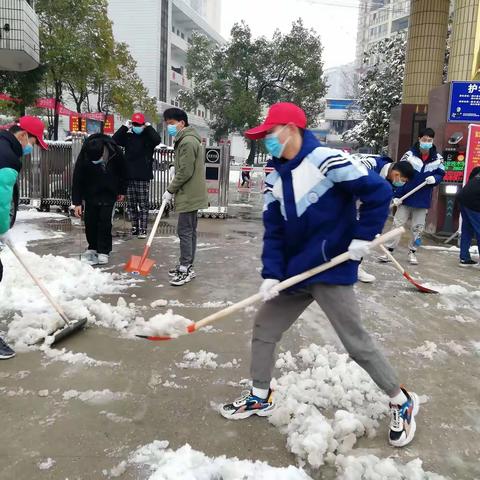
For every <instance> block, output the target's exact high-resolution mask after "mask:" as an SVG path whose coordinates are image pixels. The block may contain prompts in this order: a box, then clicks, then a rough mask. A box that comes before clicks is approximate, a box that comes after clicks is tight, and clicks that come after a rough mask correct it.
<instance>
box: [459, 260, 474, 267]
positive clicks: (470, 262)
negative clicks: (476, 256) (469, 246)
mask: <svg viewBox="0 0 480 480" xmlns="http://www.w3.org/2000/svg"><path fill="white" fill-rule="evenodd" d="M476 264H477V262H475V261H474V260H472V259H471V258H469V259H468V260H460V262H458V266H459V267H471V266H473V265H476Z"/></svg>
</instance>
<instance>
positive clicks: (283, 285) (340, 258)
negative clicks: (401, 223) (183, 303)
mask: <svg viewBox="0 0 480 480" xmlns="http://www.w3.org/2000/svg"><path fill="white" fill-rule="evenodd" d="M403 232H405V229H404V228H403V227H399V228H395V229H394V230H390V231H389V232H387V233H384V234H383V235H380V236H379V237H377V238H375V239H374V240H372V241H371V242H370V248H374V247H378V246H379V245H382V244H383V243H385V242H388V241H389V240H392V239H393V238H395V237H396V236H398V235H401V234H402V233H403ZM348 260H350V254H349V253H348V252H344V253H342V254H340V255H337V256H336V257H334V258H332V259H331V260H330V261H329V262H327V263H324V264H322V265H319V266H318V267H315V268H312V269H310V270H307V271H306V272H303V273H299V274H298V275H295V276H293V277H290V278H287V280H284V281H283V282H280V283H279V284H278V285H276V286H275V287H273V288H272V291H275V292H281V291H282V290H285V289H287V288H290V287H292V286H293V285H296V284H297V283H300V282H303V281H304V280H307V279H308V278H310V277H313V276H314V275H317V274H319V273H322V272H324V271H325V270H328V269H330V268H333V267H336V266H337V265H340V264H341V263H344V262H346V261H348ZM262 299H263V295H262V294H261V293H255V294H254V295H252V296H251V297H248V298H245V299H244V300H242V301H240V302H238V303H235V304H234V305H230V306H229V307H227V308H224V309H223V310H220V311H219V312H216V313H213V314H212V315H209V316H208V317H205V318H204V319H202V320H199V321H198V322H196V323H195V330H198V329H199V328H201V327H204V326H205V325H208V324H209V323H212V322H215V321H216V320H220V319H221V318H223V317H226V316H227V315H230V314H231V313H234V312H237V311H238V310H242V309H243V308H245V307H248V306H249V305H252V304H254V303H256V302H258V301H260V300H262Z"/></svg>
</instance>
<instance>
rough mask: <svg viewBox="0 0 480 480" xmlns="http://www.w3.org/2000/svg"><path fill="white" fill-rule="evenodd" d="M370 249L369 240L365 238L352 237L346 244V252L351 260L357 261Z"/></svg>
mask: <svg viewBox="0 0 480 480" xmlns="http://www.w3.org/2000/svg"><path fill="white" fill-rule="evenodd" d="M369 250H370V242H367V240H357V239H354V240H352V242H351V243H350V245H349V246H348V253H349V254H350V258H351V259H352V260H356V261H357V262H359V261H360V260H361V259H362V258H363V257H365V256H366V255H367V253H368V252H369Z"/></svg>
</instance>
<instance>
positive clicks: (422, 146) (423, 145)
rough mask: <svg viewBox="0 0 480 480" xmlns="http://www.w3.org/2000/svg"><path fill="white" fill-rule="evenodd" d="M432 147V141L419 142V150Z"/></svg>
mask: <svg viewBox="0 0 480 480" xmlns="http://www.w3.org/2000/svg"><path fill="white" fill-rule="evenodd" d="M432 147H433V143H432V142H420V149H421V150H430V149H431V148H432Z"/></svg>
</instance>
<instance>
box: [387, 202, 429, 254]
mask: <svg viewBox="0 0 480 480" xmlns="http://www.w3.org/2000/svg"><path fill="white" fill-rule="evenodd" d="M427 212H428V209H426V208H414V207H408V206H407V205H400V206H399V207H398V208H397V212H396V213H395V216H394V217H393V226H394V227H395V228H398V227H403V225H405V224H406V223H407V222H408V219H409V218H410V217H412V220H411V222H412V224H411V232H412V237H411V240H410V243H409V245H408V248H409V249H410V250H412V252H416V251H417V247H418V246H419V245H420V241H421V239H422V233H423V231H424V230H425V220H426V218H427ZM400 240H401V236H400V235H397V236H396V237H395V238H394V239H393V240H391V241H390V242H388V243H386V244H385V246H386V247H388V248H397V247H398V244H399V243H400Z"/></svg>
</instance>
